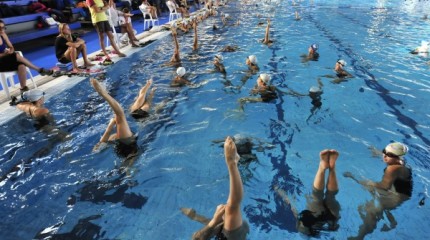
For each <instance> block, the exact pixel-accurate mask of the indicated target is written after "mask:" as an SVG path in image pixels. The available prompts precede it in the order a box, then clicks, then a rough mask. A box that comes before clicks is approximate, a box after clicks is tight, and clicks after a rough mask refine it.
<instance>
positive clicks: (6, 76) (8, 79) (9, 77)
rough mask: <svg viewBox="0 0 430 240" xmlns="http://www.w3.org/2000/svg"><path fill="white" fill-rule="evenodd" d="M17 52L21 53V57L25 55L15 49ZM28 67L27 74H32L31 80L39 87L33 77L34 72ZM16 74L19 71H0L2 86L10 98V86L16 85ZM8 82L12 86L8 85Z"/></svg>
mask: <svg viewBox="0 0 430 240" xmlns="http://www.w3.org/2000/svg"><path fill="white" fill-rule="evenodd" d="M15 52H16V53H18V54H19V55H21V57H23V55H22V52H21V51H15ZM26 69H27V74H28V75H29V76H30V80H31V81H32V82H33V86H34V88H37V85H36V82H34V79H33V74H31V71H30V69H29V68H28V67H26ZM15 75H18V71H10V72H0V77H1V79H0V80H1V86H2V88H3V90H4V91H5V93H6V96H7V97H8V98H10V92H9V87H15V81H14V76H15ZM27 80H28V79H27ZM8 83H9V85H10V86H9V85H8Z"/></svg>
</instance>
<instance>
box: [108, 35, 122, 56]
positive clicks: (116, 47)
mask: <svg viewBox="0 0 430 240" xmlns="http://www.w3.org/2000/svg"><path fill="white" fill-rule="evenodd" d="M106 34H107V36H108V38H109V42H110V44H111V45H112V47H113V49H114V50H115V51H116V54H118V56H120V57H126V55H125V54H124V53H122V52H121V51H119V48H118V46H117V45H116V42H115V39H114V37H113V34H112V32H111V31H107V32H106Z"/></svg>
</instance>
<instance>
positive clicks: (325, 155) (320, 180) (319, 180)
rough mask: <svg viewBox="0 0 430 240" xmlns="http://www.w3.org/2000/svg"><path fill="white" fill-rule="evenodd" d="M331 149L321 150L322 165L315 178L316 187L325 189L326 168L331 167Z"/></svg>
mask: <svg viewBox="0 0 430 240" xmlns="http://www.w3.org/2000/svg"><path fill="white" fill-rule="evenodd" d="M329 155H330V150H328V149H324V150H322V151H321V152H320V165H319V167H318V170H317V173H316V174H315V178H314V185H313V186H314V188H315V189H317V190H322V191H324V187H325V186H324V182H325V170H326V169H327V168H329Z"/></svg>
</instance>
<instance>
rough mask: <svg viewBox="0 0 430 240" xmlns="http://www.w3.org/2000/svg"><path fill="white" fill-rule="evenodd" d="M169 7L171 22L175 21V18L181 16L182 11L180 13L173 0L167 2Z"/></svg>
mask: <svg viewBox="0 0 430 240" xmlns="http://www.w3.org/2000/svg"><path fill="white" fill-rule="evenodd" d="M166 5H167V8H169V12H170V14H169V22H171V21H173V20H174V19H175V18H176V19H178V18H181V13H178V12H177V10H176V6H175V4H174V3H173V2H172V1H167V2H166Z"/></svg>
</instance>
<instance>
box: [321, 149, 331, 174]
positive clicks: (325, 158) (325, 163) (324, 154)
mask: <svg viewBox="0 0 430 240" xmlns="http://www.w3.org/2000/svg"><path fill="white" fill-rule="evenodd" d="M329 155H330V150H328V149H324V150H322V151H321V152H320V168H322V169H327V168H328V167H329Z"/></svg>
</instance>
